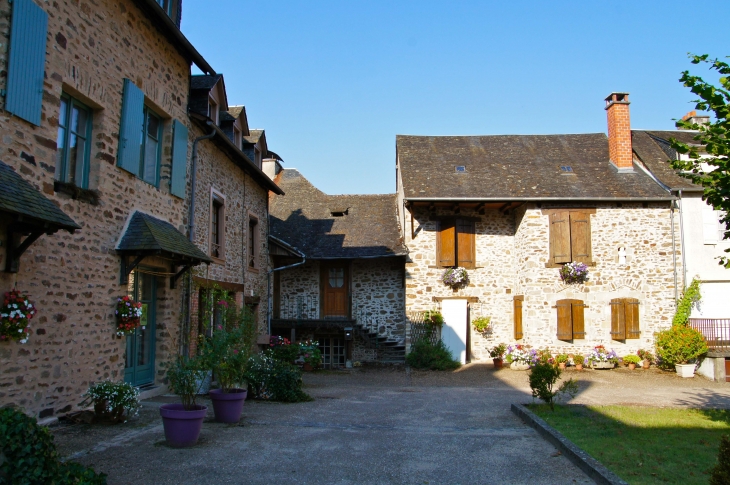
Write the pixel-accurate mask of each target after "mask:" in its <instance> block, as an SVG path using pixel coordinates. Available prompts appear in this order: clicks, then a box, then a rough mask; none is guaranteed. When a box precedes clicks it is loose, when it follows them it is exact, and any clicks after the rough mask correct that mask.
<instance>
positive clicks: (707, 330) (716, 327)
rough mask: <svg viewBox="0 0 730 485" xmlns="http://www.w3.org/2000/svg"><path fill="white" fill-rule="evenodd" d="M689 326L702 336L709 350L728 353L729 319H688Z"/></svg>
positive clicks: (729, 343) (729, 344)
mask: <svg viewBox="0 0 730 485" xmlns="http://www.w3.org/2000/svg"><path fill="white" fill-rule="evenodd" d="M689 326H690V327H692V328H694V329H695V330H699V331H700V333H702V335H704V337H705V341H706V342H707V346H708V347H710V350H713V351H720V352H730V318H690V319H689Z"/></svg>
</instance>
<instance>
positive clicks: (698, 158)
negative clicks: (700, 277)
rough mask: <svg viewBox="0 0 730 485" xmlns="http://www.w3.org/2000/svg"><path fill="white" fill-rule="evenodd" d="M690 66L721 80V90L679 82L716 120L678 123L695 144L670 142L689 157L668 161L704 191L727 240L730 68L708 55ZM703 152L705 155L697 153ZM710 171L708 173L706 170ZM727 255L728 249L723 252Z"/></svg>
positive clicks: (691, 80) (685, 78)
mask: <svg viewBox="0 0 730 485" xmlns="http://www.w3.org/2000/svg"><path fill="white" fill-rule="evenodd" d="M689 57H690V59H691V61H692V64H707V65H709V69H710V70H715V71H717V72H718V73H719V74H720V75H721V77H720V79H719V83H720V87H716V86H714V85H712V84H711V83H709V82H707V81H705V80H703V79H702V78H701V77H699V76H693V75H691V74H690V73H689V71H684V72H683V73H682V77H681V78H680V79H679V81H680V82H681V83H683V84H684V85H685V86H686V87H688V88H690V90H691V91H692V92H693V93H694V94H696V95H697V96H699V99H696V100H694V101H693V102H694V103H696V105H695V108H696V109H698V110H701V111H709V112H712V113H713V114H714V115H715V116H714V117H715V120H714V121H712V122H710V123H708V124H697V123H694V122H693V121H692V120H691V119H688V120H679V121H677V127H678V128H684V129H689V130H697V131H698V132H699V133H698V134H697V136H695V137H694V139H695V141H696V142H697V144H696V145H695V144H692V145H689V144H686V143H680V142H678V141H677V140H675V139H671V140H670V141H671V144H672V148H674V149H675V150H677V152H678V153H682V154H687V155H689V158H690V159H689V160H671V161H670V163H671V165H672V167H673V168H674V169H675V170H679V174H680V175H681V176H683V177H686V178H688V179H690V180H692V182H693V183H695V184H697V185H700V186H702V187H704V193H703V195H702V200H704V201H706V202H708V203H709V204H710V205H711V206H712V207H713V208H714V209H715V210H717V211H720V212H722V219H720V221H721V222H722V223H724V224H725V236H724V239H730V119H729V117H728V115H729V114H730V77H728V76H730V65H728V63H726V62H723V61H721V60H719V59H708V55H707V54H704V55H701V56H698V55H693V54H690V56H689ZM702 148H704V153H703V154H700V150H701V149H702ZM708 167H709V170H708V169H707V168H708ZM725 252H726V253H729V254H730V248H728V249H726V250H725ZM719 264H721V265H723V266H725V267H726V268H730V256H723V257H721V258H720V263H719Z"/></svg>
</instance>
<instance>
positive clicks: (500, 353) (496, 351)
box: [489, 344, 507, 359]
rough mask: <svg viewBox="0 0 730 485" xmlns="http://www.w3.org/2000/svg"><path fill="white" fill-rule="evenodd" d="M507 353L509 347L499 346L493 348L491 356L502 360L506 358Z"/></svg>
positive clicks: (490, 352)
mask: <svg viewBox="0 0 730 485" xmlns="http://www.w3.org/2000/svg"><path fill="white" fill-rule="evenodd" d="M505 352H507V346H506V345H505V344H498V345H495V346H494V347H492V348H491V350H490V351H489V356H490V357H491V358H493V359H501V358H503V357H504V353H505Z"/></svg>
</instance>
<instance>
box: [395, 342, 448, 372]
mask: <svg viewBox="0 0 730 485" xmlns="http://www.w3.org/2000/svg"><path fill="white" fill-rule="evenodd" d="M406 363H407V364H408V365H410V366H411V367H413V368H416V369H430V370H453V369H458V368H459V367H461V363H460V362H458V361H456V360H454V359H453V358H452V357H451V351H450V350H449V348H448V347H446V345H445V344H444V343H443V342H442V341H441V340H439V341H438V342H437V343H435V344H432V343H431V342H430V341H428V340H425V339H422V340H419V341H417V342H416V343H414V344H413V347H412V348H411V352H410V353H409V354H408V355H407V356H406Z"/></svg>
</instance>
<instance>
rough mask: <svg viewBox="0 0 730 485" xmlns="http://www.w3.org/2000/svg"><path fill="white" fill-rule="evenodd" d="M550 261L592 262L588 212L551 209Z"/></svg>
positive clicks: (553, 262)
mask: <svg viewBox="0 0 730 485" xmlns="http://www.w3.org/2000/svg"><path fill="white" fill-rule="evenodd" d="M549 214H550V262H549V263H548V265H558V264H561V263H570V262H573V261H577V262H579V263H585V264H593V256H592V252H591V218H590V214H591V213H590V212H588V211H585V210H581V211H573V210H564V211H554V212H553V211H551V212H550V213H549Z"/></svg>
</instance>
